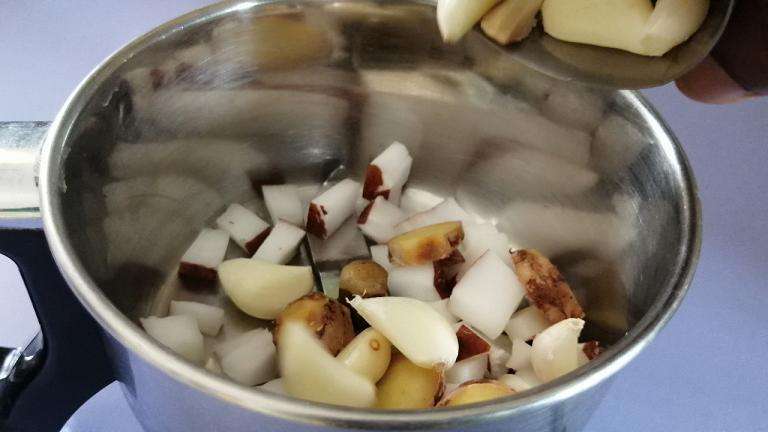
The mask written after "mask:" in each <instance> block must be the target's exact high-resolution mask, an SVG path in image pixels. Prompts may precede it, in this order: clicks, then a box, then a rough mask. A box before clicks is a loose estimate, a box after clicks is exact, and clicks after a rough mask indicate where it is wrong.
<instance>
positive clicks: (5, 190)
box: [0, 122, 49, 219]
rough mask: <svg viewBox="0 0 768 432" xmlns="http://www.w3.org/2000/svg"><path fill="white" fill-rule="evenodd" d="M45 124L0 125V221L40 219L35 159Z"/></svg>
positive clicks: (14, 123) (9, 123) (12, 123)
mask: <svg viewBox="0 0 768 432" xmlns="http://www.w3.org/2000/svg"><path fill="white" fill-rule="evenodd" d="M48 125H49V123H47V122H0V219H2V218H14V219H18V218H29V217H37V216H39V214H40V213H39V211H38V207H39V205H40V198H39V194H38V191H37V166H36V165H37V159H38V156H39V154H40V147H41V146H42V143H43V136H44V135H45V132H46V130H48Z"/></svg>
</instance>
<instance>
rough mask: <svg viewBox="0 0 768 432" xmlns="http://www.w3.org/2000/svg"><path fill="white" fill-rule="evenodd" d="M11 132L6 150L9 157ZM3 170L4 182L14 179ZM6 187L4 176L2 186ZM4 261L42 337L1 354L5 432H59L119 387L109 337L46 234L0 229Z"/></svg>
mask: <svg viewBox="0 0 768 432" xmlns="http://www.w3.org/2000/svg"><path fill="white" fill-rule="evenodd" d="M5 125H8V124H0V147H4V148H6V149H7V148H8V147H7V146H6V145H7V144H8V142H3V131H4V129H3V126H5ZM15 125H16V126H18V125H19V124H15ZM37 125H38V126H37V127H40V124H37ZM44 126H45V125H43V127H44ZM30 127H33V124H30ZM41 136H42V133H40V134H39V135H38V139H39V138H40V137H41ZM5 138H7V135H6V137H5ZM16 144H21V143H16ZM27 144H28V143H27ZM35 145H38V146H39V144H37V143H36V144H35ZM17 148H20V147H19V146H17ZM1 165H2V163H0V174H7V172H6V173H4V172H3V170H2V168H3V167H2V166H1ZM6 179H7V176H5V177H4V176H2V175H0V182H3V181H4V180H6ZM0 186H2V185H0ZM35 210H36V209H34V208H25V211H24V212H23V214H24V215H26V216H29V215H30V213H34V211H35ZM5 215H6V216H7V213H6V214H5ZM0 254H3V255H5V256H7V257H8V258H10V259H11V260H13V261H14V262H15V263H16V265H17V266H18V268H19V271H20V273H21V277H22V280H23V281H24V284H25V286H26V288H27V291H28V292H29V297H30V299H31V301H32V305H33V307H34V309H35V313H36V315H37V319H38V321H39V322H40V329H41V332H40V333H39V334H38V335H37V336H36V337H35V338H34V339H33V340H32V342H31V343H30V344H29V345H28V346H27V347H25V348H19V349H7V348H6V349H0V431H13V432H47V431H59V430H61V427H62V426H63V425H64V423H65V422H66V421H67V419H68V418H69V417H70V416H71V415H72V414H73V413H74V412H75V411H76V410H77V408H78V407H80V406H81V405H82V404H83V403H84V402H85V401H86V400H88V399H89V398H90V397H91V396H93V395H94V394H95V393H96V392H97V391H98V390H100V389H101V388H103V387H104V386H105V385H107V384H108V383H110V382H111V381H113V380H114V374H113V372H112V369H111V367H110V363H109V361H108V359H107V355H106V352H105V349H104V342H103V339H102V333H101V330H100V328H99V326H98V324H97V323H96V322H95V321H94V319H93V318H92V317H91V315H90V314H89V313H88V312H87V311H86V310H85V308H83V306H82V305H81V304H80V302H79V301H78V300H77V298H75V296H74V295H73V293H72V291H71V290H70V288H69V286H68V285H67V283H66V282H65V281H64V279H63V277H62V275H61V273H60V272H59V269H58V267H57V266H56V263H55V262H54V260H53V256H52V255H51V252H50V249H49V248H48V244H47V242H46V239H45V234H44V233H43V231H42V230H40V229H14V228H2V227H0Z"/></svg>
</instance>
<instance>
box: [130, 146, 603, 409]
mask: <svg viewBox="0 0 768 432" xmlns="http://www.w3.org/2000/svg"><path fill="white" fill-rule="evenodd" d="M411 164H412V158H411V156H410V154H409V152H408V149H407V148H406V147H405V146H404V145H403V144H400V143H397V142H396V143H393V144H392V145H391V146H389V147H388V148H387V149H386V150H384V152H382V153H381V154H380V155H379V156H378V157H376V158H375V159H373V161H372V162H371V163H370V164H369V165H368V167H367V170H366V173H365V181H364V184H363V185H361V184H360V183H359V182H357V181H354V180H352V179H345V180H342V181H339V182H338V183H336V184H334V185H333V186H331V187H329V188H327V189H326V190H324V191H322V192H321V193H319V194H318V195H316V196H314V197H313V198H311V199H309V201H308V202H306V203H305V202H303V200H302V194H301V193H300V191H299V189H298V188H297V187H296V186H294V185H273V186H263V187H262V192H263V197H264V202H265V204H266V207H267V209H268V211H269V214H270V217H271V219H272V221H273V222H274V225H272V226H270V225H269V224H268V223H267V222H266V221H264V220H263V219H262V218H260V217H259V216H258V215H257V214H255V213H254V212H252V211H250V210H249V209H247V208H246V207H244V206H242V205H240V204H231V205H230V206H229V207H228V208H227V209H226V210H225V211H224V213H222V214H221V216H219V217H218V219H216V223H215V224H216V228H205V229H203V230H202V231H201V232H200V233H199V235H198V236H197V238H196V239H195V240H194V242H193V243H192V245H191V246H190V247H189V248H188V250H187V251H186V253H184V255H183V256H182V258H181V262H180V264H179V268H178V275H179V277H180V278H182V280H185V281H188V282H189V281H191V282H196V283H214V286H215V283H216V282H218V283H219V284H220V285H221V287H222V288H223V290H224V292H225V293H226V295H227V296H228V298H229V299H230V300H231V301H232V303H233V304H234V305H236V306H237V308H238V309H239V310H240V311H242V312H244V313H245V314H247V315H250V316H252V317H255V318H259V319H262V320H266V322H267V323H268V325H265V326H264V327H265V328H256V329H253V330H250V331H247V332H245V333H242V334H238V335H236V336H234V337H224V338H216V339H215V341H214V342H213V343H214V347H213V350H212V352H211V355H210V356H207V355H206V352H207V351H206V349H205V347H204V335H205V336H210V337H214V336H217V335H218V334H219V333H220V332H221V328H222V324H223V322H224V310H223V309H222V308H219V307H215V306H212V305H208V304H202V303H197V302H189V301H172V302H171V304H170V308H169V314H168V316H166V317H162V318H160V317H148V318H144V319H141V323H142V325H143V326H144V329H145V330H146V331H147V333H148V334H149V335H150V336H152V337H153V338H155V339H156V340H157V341H159V342H160V343H161V344H163V345H165V346H167V347H168V348H170V349H171V350H173V351H175V352H176V353H178V354H179V355H181V356H183V357H184V358H185V359H187V360H188V361H190V362H193V363H195V364H198V365H205V367H206V369H208V370H209V371H211V372H213V373H217V374H221V375H223V376H226V377H229V378H230V379H232V380H233V381H236V382H238V383H240V384H243V385H245V386H257V385H258V386H260V387H259V388H261V389H263V390H266V391H270V392H275V393H281V394H287V395H290V396H293V397H297V398H301V399H306V400H311V401H317V402H323V403H329V404H336V405H344V406H354V407H376V408H381V409H424V408H432V407H442V406H455V405H462V404H469V403H476V402H481V401H485V400H489V399H494V398H499V397H504V396H508V395H513V394H516V393H520V392H524V391H526V390H528V389H531V388H533V387H536V386H538V385H541V384H542V383H546V382H548V381H551V380H553V379H555V378H558V377H560V376H562V375H564V374H567V373H569V372H571V371H573V370H575V369H576V368H578V367H579V366H581V365H584V364H585V363H587V362H588V361H589V360H590V359H592V358H594V357H595V356H597V355H598V354H599V352H600V347H599V345H598V343H597V342H596V341H586V342H584V343H579V335H580V333H581V330H582V328H583V327H584V320H583V318H584V311H583V310H582V308H581V306H580V305H579V302H578V301H577V299H576V297H575V296H574V294H573V292H572V291H571V288H570V286H569V285H568V283H567V282H566V281H565V279H564V278H563V276H562V274H561V273H560V272H559V271H558V269H557V268H556V267H555V266H554V265H553V264H552V263H551V262H550V261H549V259H547V257H545V256H543V255H541V254H540V253H538V252H537V251H535V250H532V249H521V248H516V247H511V246H510V245H511V244H512V243H511V242H510V240H509V238H508V237H507V236H506V235H505V234H504V233H501V232H499V231H498V230H497V229H496V227H495V226H494V225H493V224H491V223H487V222H485V223H484V222H480V219H479V218H477V217H475V216H474V215H472V214H470V213H469V212H467V211H466V210H464V209H463V208H462V207H461V206H460V205H459V204H458V203H457V202H456V200H454V199H453V198H448V199H445V200H443V201H442V202H439V203H437V204H436V205H434V206H433V207H431V208H427V209H424V208H423V207H424V206H423V205H422V206H421V208H419V207H420V206H419V205H416V204H414V197H413V195H414V194H415V193H411V192H410V191H409V189H408V188H406V187H405V185H406V182H407V181H408V177H409V175H410V171H411ZM348 220H352V221H353V223H354V222H356V227H357V228H354V224H353V225H350V224H349V223H347V222H345V221H348ZM350 226H351V227H352V228H351V230H350V229H349V228H348V227H350ZM357 229H359V231H358V230H357ZM307 233H309V237H310V238H309V239H308V240H310V242H309V243H310V244H313V243H314V244H315V245H316V247H315V248H312V251H313V252H315V251H317V252H318V253H328V249H329V248H331V249H332V248H333V247H331V246H329V245H331V244H332V243H334V242H335V243H334V244H338V243H339V241H338V236H344V237H345V238H347V239H349V238H352V237H350V236H354V235H358V236H359V235H360V233H362V235H364V236H365V237H366V238H367V239H368V241H369V243H370V244H371V246H370V250H369V256H370V259H358V260H353V261H351V262H347V263H345V265H343V267H342V269H341V273H340V276H339V283H338V293H337V294H334V295H330V296H329V295H326V294H327V293H326V294H324V293H322V292H318V291H315V290H314V289H315V276H314V273H313V269H312V268H311V267H310V266H295V265H286V263H288V262H290V261H291V260H292V259H293V258H294V256H295V255H296V253H297V251H298V249H299V247H300V246H301V244H302V242H303V241H304V239H305V236H306V235H307ZM230 239H231V240H233V241H234V242H235V243H236V244H237V245H238V246H239V247H240V248H242V250H243V252H244V253H245V254H246V255H247V256H249V257H250V258H236V259H231V260H224V257H225V253H226V251H227V248H228V244H229V241H230ZM345 241H346V240H345ZM325 246H328V247H325ZM364 251H365V249H364ZM365 252H366V253H368V251H365ZM331 255H332V253H331ZM315 258H317V257H315ZM206 357H207V358H206Z"/></svg>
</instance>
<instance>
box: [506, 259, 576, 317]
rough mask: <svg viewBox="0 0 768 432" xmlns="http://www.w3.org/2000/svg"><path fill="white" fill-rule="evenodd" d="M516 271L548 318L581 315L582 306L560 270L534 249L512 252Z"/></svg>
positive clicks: (527, 292)
mask: <svg viewBox="0 0 768 432" xmlns="http://www.w3.org/2000/svg"><path fill="white" fill-rule="evenodd" d="M512 261H513V262H514V264H515V273H516V274H517V278H518V279H519V280H520V283H521V284H522V285H523V287H525V294H526V297H527V298H528V301H530V302H531V303H532V304H533V305H534V306H536V307H537V308H538V309H540V310H541V311H542V312H543V313H544V316H545V317H546V318H547V320H548V321H549V322H550V323H552V324H555V323H557V322H559V321H562V320H564V319H567V318H584V310H583V309H582V308H581V305H579V301H578V300H576V296H574V295H573V291H572V290H571V287H570V286H569V285H568V282H566V281H565V278H564V277H563V275H562V274H561V273H560V271H559V270H558V269H557V267H555V265H554V264H552V262H551V261H550V260H549V259H547V257H545V256H544V255H542V254H540V253H539V252H538V251H536V250H533V249H520V250H516V251H514V252H512Z"/></svg>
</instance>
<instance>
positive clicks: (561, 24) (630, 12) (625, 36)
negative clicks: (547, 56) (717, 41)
mask: <svg viewBox="0 0 768 432" xmlns="http://www.w3.org/2000/svg"><path fill="white" fill-rule="evenodd" d="M652 12H653V6H652V5H651V2H650V1H648V0H612V1H593V0H546V1H545V2H544V4H543V5H542V7H541V16H542V20H543V23H544V31H546V32H547V33H548V34H549V35H551V36H553V37H555V38H557V39H560V40H564V41H568V42H578V43H584V44H590V45H597V46H604V47H609V48H618V49H622V50H625V51H630V52H634V53H638V54H643V51H644V49H643V48H642V46H641V40H642V38H643V35H644V34H645V23H646V22H647V21H648V18H649V17H650V16H651V13H652Z"/></svg>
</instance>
